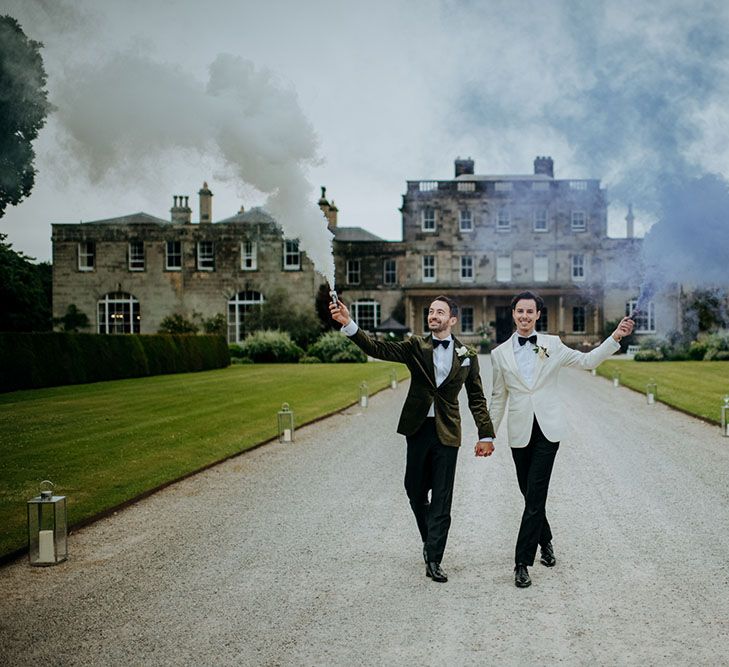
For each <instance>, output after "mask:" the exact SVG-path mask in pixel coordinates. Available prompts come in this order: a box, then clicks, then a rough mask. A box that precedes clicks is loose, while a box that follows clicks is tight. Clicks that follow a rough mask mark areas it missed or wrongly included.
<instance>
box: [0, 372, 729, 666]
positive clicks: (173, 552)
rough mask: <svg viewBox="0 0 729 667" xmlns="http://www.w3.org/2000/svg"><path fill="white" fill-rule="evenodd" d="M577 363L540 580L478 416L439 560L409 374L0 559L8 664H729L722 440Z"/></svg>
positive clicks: (514, 497)
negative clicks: (48, 550) (63, 539)
mask: <svg viewBox="0 0 729 667" xmlns="http://www.w3.org/2000/svg"><path fill="white" fill-rule="evenodd" d="M481 361H482V374H483V378H484V384H487V385H488V383H489V382H488V379H489V378H490V374H491V371H490V365H489V360H488V358H487V357H482V359H481ZM562 379H563V387H562V390H563V393H564V398H565V400H567V401H568V403H569V405H570V406H571V408H572V416H571V417H570V426H571V428H570V432H569V436H568V437H567V438H565V440H564V441H563V443H562V446H561V447H560V451H559V453H558V455H557V460H556V464H555V471H554V474H553V477H552V487H551V492H550V498H549V502H548V511H549V516H550V522H551V524H552V528H553V531H554V534H555V540H554V544H555V549H556V553H557V558H558V562H557V566H556V567H555V568H553V569H547V568H544V567H542V566H540V565H539V564H537V565H535V567H534V568H532V569H531V570H530V572H531V574H532V579H533V585H532V586H531V588H528V589H523V590H522V589H517V588H515V587H514V584H513V573H512V568H513V549H514V541H515V539H516V531H517V529H518V525H519V517H520V514H521V497H520V496H519V493H518V489H517V484H516V478H515V474H514V469H513V463H512V461H511V456H510V452H509V449H508V447H507V446H505V445H504V444H503V439H500V440H501V442H499V441H497V450H496V453H495V454H494V456H493V457H491V459H486V460H484V459H476V458H474V457H473V455H472V441H475V438H476V434H475V428H474V425H473V421H472V419H471V418H470V415H469V416H467V417H466V418H465V421H464V425H465V428H464V443H465V444H464V447H463V448H462V450H461V452H460V455H459V457H460V461H459V464H458V465H459V467H458V471H457V477H456V490H455V498H454V506H453V525H452V527H451V533H450V540H449V543H448V548H447V550H446V555H445V559H444V562H443V567H444V569H445V570H446V572H447V573H448V575H449V578H450V581H449V582H448V583H446V584H437V583H434V582H432V581H430V580H429V579H427V578H426V577H425V572H424V566H423V562H422V557H421V544H420V541H419V537H418V532H417V529H416V527H415V521H414V519H413V517H412V515H411V513H410V508H409V506H408V503H407V500H406V497H405V492H404V490H403V485H402V477H403V472H404V459H405V446H404V444H405V443H404V438H402V437H401V436H398V435H396V434H395V425H396V423H397V416H398V414H399V411H400V406H401V405H402V402H403V399H404V397H405V393H406V387H405V385H403V384H401V385H400V387H399V388H398V389H397V390H395V391H392V390H387V391H385V392H382V393H380V394H378V395H377V396H374V397H371V398H370V406H369V408H367V409H366V410H362V409H360V408H357V407H355V408H351V409H349V410H347V411H345V412H343V413H341V414H339V415H336V416H334V417H331V418H329V419H327V420H324V421H322V422H319V423H317V424H313V425H312V426H310V427H306V428H302V429H300V430H299V431H298V432H297V442H296V443H295V444H289V445H281V444H278V443H276V444H272V445H268V446H265V447H262V448H260V449H257V450H255V451H253V452H249V453H248V454H245V455H243V456H240V457H238V458H236V459H233V460H230V461H228V462H226V463H224V464H222V465H220V466H217V467H216V468H214V469H211V470H208V471H206V472H204V473H201V474H200V475H197V476H195V477H193V478H190V479H187V480H185V481H183V482H181V483H179V484H176V485H174V486H172V487H169V488H167V489H165V490H164V491H162V492H160V493H158V494H156V495H155V496H153V497H150V498H148V499H146V500H144V501H142V502H140V503H138V504H137V505H135V506H133V507H130V508H128V509H126V510H124V511H122V512H120V513H118V514H117V515H115V516H113V517H110V518H109V519H105V520H102V521H100V522H98V523H96V524H94V525H93V526H90V527H88V528H85V529H83V530H81V531H79V532H78V533H75V534H74V535H73V536H72V537H71V540H70V553H71V559H70V560H69V561H68V562H67V563H64V564H62V565H60V566H57V567H54V568H31V567H29V566H28V565H27V564H26V562H25V561H20V562H17V563H14V564H12V565H10V566H6V567H4V568H2V569H0V664H3V665H40V664H44V663H47V664H50V665H233V664H235V665H346V666H350V665H492V664H495V665H499V664H504V665H545V664H550V663H558V664H567V665H572V664H574V665H584V664H588V663H590V664H598V665H614V664H620V665H659V664H660V665H717V664H729V566H728V564H727V563H728V560H729V439H726V438H722V437H721V435H720V432H719V428H718V427H714V426H711V425H707V424H705V423H703V422H701V421H698V420H695V419H692V418H690V417H687V416H685V415H683V414H680V413H678V412H674V411H671V410H669V409H668V408H665V407H664V406H663V405H652V406H649V405H647V404H646V402H645V399H644V398H643V397H642V396H641V395H639V394H636V393H634V392H632V391H630V390H627V389H623V388H620V389H615V388H614V387H613V386H612V383H611V382H609V381H607V380H605V379H603V378H599V377H592V376H590V374H589V373H585V372H581V371H564V372H563V375H562ZM70 502H73V499H72V498H71V499H70Z"/></svg>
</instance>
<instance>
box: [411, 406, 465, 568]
mask: <svg viewBox="0 0 729 667" xmlns="http://www.w3.org/2000/svg"><path fill="white" fill-rule="evenodd" d="M407 443H408V453H407V463H406V465H405V491H406V492H407V494H408V499H409V500H410V507H412V509H413V514H415V521H416V522H417V524H418V530H420V536H421V537H422V538H423V544H424V545H425V550H426V553H427V555H428V560H429V561H431V562H436V563H440V562H441V560H442V559H443V552H444V551H445V546H446V541H447V540H448V529H449V528H450V526H451V501H452V500H453V481H454V479H455V476H456V462H457V460H458V447H449V446H446V445H443V444H441V443H440V442H439V441H438V436H437V435H436V432H435V418H433V417H428V418H427V419H426V420H425V422H424V423H423V425H422V426H421V427H420V429H419V430H418V431H417V432H416V433H415V434H413V435H411V436H408V437H407ZM428 492H430V498H429V497H428Z"/></svg>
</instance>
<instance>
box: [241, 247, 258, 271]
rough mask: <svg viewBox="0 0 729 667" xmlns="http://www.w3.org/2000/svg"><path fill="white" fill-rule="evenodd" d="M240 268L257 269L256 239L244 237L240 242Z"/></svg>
mask: <svg viewBox="0 0 729 667" xmlns="http://www.w3.org/2000/svg"><path fill="white" fill-rule="evenodd" d="M247 246H250V248H248V247H247ZM247 263H248V264H249V265H248V266H247V265H246V264H247ZM240 268H241V271H258V243H257V242H256V241H252V240H251V239H246V240H244V241H241V242H240Z"/></svg>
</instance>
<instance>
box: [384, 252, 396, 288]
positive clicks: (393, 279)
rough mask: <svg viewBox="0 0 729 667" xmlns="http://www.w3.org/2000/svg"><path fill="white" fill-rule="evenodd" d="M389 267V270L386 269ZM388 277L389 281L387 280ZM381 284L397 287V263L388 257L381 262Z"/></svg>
mask: <svg viewBox="0 0 729 667" xmlns="http://www.w3.org/2000/svg"><path fill="white" fill-rule="evenodd" d="M388 266H390V267H391V268H388ZM388 275H390V277H391V280H388ZM382 284H383V285H397V261H396V260H394V259H392V258H390V257H388V258H385V259H384V260H382Z"/></svg>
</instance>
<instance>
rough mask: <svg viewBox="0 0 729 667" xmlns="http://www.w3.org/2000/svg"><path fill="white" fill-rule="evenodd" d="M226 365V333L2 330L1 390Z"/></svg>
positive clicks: (0, 336) (0, 351)
mask: <svg viewBox="0 0 729 667" xmlns="http://www.w3.org/2000/svg"><path fill="white" fill-rule="evenodd" d="M228 365H230V352H229V351H228V345H227V343H226V342H225V339H224V338H223V337H222V336H195V335H185V334H177V335H175V334H171V335H169V334H156V335H133V336H132V335H117V336H105V335H100V334H77V333H0V392H5V391H15V390H16V389H34V388H38V387H54V386H57V385H63V384H81V383H84V382H99V381H101V380H118V379H122V378H131V377H141V376H144V375H162V374H167V373H188V372H191V371H203V370H209V369H212V368H224V367H226V366H228Z"/></svg>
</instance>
